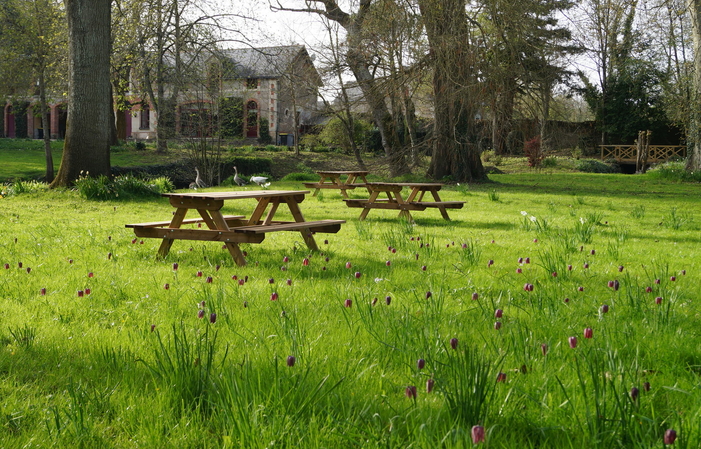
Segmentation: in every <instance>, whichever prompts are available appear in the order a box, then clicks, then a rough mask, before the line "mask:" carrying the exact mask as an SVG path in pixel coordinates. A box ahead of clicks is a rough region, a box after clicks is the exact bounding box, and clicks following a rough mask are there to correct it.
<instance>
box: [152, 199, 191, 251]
mask: <svg viewBox="0 0 701 449" xmlns="http://www.w3.org/2000/svg"><path fill="white" fill-rule="evenodd" d="M186 214H187V208H184V207H179V208H177V209H176V210H175V214H174V215H173V219H172V220H171V221H170V226H168V227H169V228H176V229H177V228H180V226H181V225H182V224H183V220H184V219H185V215H186ZM171 246H173V240H172V239H163V241H162V242H161V246H160V247H159V248H158V257H159V258H161V259H164V258H165V257H166V256H167V255H168V253H169V252H170V247H171Z"/></svg>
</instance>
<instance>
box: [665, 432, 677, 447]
mask: <svg viewBox="0 0 701 449" xmlns="http://www.w3.org/2000/svg"><path fill="white" fill-rule="evenodd" d="M676 439H677V431H676V430H674V429H667V430H665V432H664V439H663V441H664V444H674V440H676Z"/></svg>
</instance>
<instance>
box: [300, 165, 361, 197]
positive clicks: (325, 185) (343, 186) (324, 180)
mask: <svg viewBox="0 0 701 449" xmlns="http://www.w3.org/2000/svg"><path fill="white" fill-rule="evenodd" d="M368 173H369V172H367V171H361V170H335V171H318V172H316V174H317V175H319V176H320V178H321V179H319V181H318V182H305V183H303V184H304V187H306V188H308V189H316V190H314V194H313V195H312V196H316V194H317V193H319V190H320V189H336V190H340V191H341V195H343V198H348V193H346V190H352V189H355V188H356V187H365V184H367V179H366V178H365V177H366V176H367V175H368ZM344 175H345V176H346V179H345V181H344V180H341V176H344ZM358 178H360V179H362V180H363V182H362V183H358V182H356V181H357V180H358Z"/></svg>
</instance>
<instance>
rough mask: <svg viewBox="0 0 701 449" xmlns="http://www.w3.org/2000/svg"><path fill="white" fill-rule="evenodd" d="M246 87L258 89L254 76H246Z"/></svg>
mask: <svg viewBox="0 0 701 449" xmlns="http://www.w3.org/2000/svg"><path fill="white" fill-rule="evenodd" d="M246 89H258V80H257V79H255V78H248V79H247V80H246Z"/></svg>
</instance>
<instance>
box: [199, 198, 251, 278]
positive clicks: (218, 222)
mask: <svg viewBox="0 0 701 449" xmlns="http://www.w3.org/2000/svg"><path fill="white" fill-rule="evenodd" d="M204 212H206V211H204ZM200 213H202V212H200ZM210 213H211V215H212V217H211V220H210V221H211V222H212V224H213V225H214V226H213V227H210V229H219V230H220V231H228V230H229V225H228V224H227V223H226V220H225V219H224V216H223V215H222V213H221V211H219V210H213V211H211V212H210ZM202 218H204V215H202ZM205 221H207V219H205ZM208 225H209V223H208ZM224 245H225V246H226V249H227V250H229V254H231V257H233V258H234V262H236V265H238V266H240V267H242V266H244V265H246V259H245V258H244V257H243V253H242V252H241V248H239V244H238V243H235V242H226V243H224Z"/></svg>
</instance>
